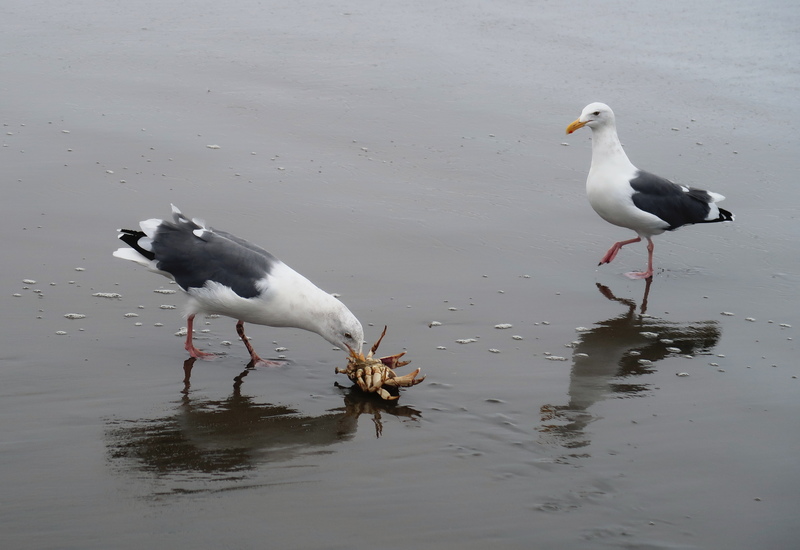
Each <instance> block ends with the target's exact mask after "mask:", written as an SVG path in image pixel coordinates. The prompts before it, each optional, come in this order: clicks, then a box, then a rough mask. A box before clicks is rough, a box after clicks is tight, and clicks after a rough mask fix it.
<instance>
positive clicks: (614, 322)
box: [541, 281, 720, 447]
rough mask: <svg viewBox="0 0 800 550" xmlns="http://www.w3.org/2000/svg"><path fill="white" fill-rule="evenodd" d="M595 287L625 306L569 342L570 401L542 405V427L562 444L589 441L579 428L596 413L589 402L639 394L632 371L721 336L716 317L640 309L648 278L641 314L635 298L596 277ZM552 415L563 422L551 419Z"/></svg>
mask: <svg viewBox="0 0 800 550" xmlns="http://www.w3.org/2000/svg"><path fill="white" fill-rule="evenodd" d="M648 283H649V281H648ZM597 288H598V290H599V291H600V293H601V294H602V295H603V296H604V297H606V298H607V299H609V300H611V301H614V302H619V303H621V304H623V305H625V306H627V311H626V312H625V313H622V314H621V315H619V316H617V317H612V318H611V319H608V320H606V321H600V322H597V323H595V326H594V327H593V328H592V329H590V330H587V331H584V332H581V333H580V335H579V337H578V340H577V341H576V342H575V343H574V344H573V348H574V351H573V355H572V360H573V365H572V372H571V373H570V383H569V392H568V393H569V403H568V404H566V405H544V406H542V407H541V414H542V422H543V423H546V424H544V425H543V427H542V428H541V431H543V432H545V433H550V434H556V435H557V438H558V439H559V440H560V443H561V444H562V445H564V446H567V447H582V446H585V445H588V444H589V441H588V440H586V439H584V438H585V434H584V433H583V432H584V429H585V428H586V426H587V425H588V424H589V423H591V422H593V421H594V419H595V417H594V416H593V415H592V414H591V413H589V412H588V409H589V408H590V407H591V406H592V405H594V404H595V403H597V402H598V401H602V400H603V399H606V398H607V397H609V396H615V397H634V396H638V395H643V393H644V392H645V391H647V390H649V389H650V386H649V385H648V384H645V383H642V382H639V381H635V380H636V379H635V378H633V377H639V376H642V375H645V374H649V373H651V372H653V368H654V364H655V363H656V362H658V361H660V360H661V359H664V358H665V357H669V356H671V355H678V354H681V355H690V354H695V353H703V352H707V351H708V350H710V349H712V348H713V347H714V346H716V344H717V342H718V340H719V337H720V332H719V328H718V325H717V323H716V321H699V322H694V323H673V322H669V321H665V320H663V319H659V318H657V317H652V316H649V315H644V309H645V303H646V302H647V298H648V293H649V291H650V284H648V285H647V286H646V289H645V295H644V297H643V299H642V314H637V313H636V302H635V301H634V300H630V299H626V298H617V297H616V296H614V294H613V292H611V290H610V289H609V288H608V287H606V286H603V285H601V284H599V283H598V284H597ZM557 419H560V420H564V421H566V422H567V423H566V424H563V425H556V424H552V422H553V421H554V420H557Z"/></svg>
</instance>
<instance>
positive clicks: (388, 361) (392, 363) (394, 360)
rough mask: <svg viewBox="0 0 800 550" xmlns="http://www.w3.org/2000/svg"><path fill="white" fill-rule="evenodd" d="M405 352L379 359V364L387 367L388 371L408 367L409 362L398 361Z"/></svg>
mask: <svg viewBox="0 0 800 550" xmlns="http://www.w3.org/2000/svg"><path fill="white" fill-rule="evenodd" d="M405 354H406V352H403V353H398V354H397V355H389V356H387V357H381V358H380V359H379V360H380V362H381V363H383V364H384V365H386V366H387V367H389V368H390V369H396V368H397V367H402V366H404V365H408V364H409V363H410V362H411V361H400V360H399V359H400V358H401V357H402V356H404V355H405Z"/></svg>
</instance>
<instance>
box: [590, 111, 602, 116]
mask: <svg viewBox="0 0 800 550" xmlns="http://www.w3.org/2000/svg"><path fill="white" fill-rule="evenodd" d="M592 114H593V115H594V116H598V115H599V114H600V111H595V112H593V113H592Z"/></svg>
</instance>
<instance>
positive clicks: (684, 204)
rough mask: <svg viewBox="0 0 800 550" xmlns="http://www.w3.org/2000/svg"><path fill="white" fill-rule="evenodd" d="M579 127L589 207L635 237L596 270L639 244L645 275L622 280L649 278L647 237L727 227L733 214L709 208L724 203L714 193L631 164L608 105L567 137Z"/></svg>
mask: <svg viewBox="0 0 800 550" xmlns="http://www.w3.org/2000/svg"><path fill="white" fill-rule="evenodd" d="M584 126H588V127H589V128H591V129H592V166H591V167H590V168H589V177H587V178H586V194H587V195H588V197H589V204H591V205H592V208H594V211H595V212H597V213H598V214H599V215H600V217H601V218H603V219H604V220H606V221H607V222H609V223H613V224H614V225H619V226H620V227H627V228H628V229H632V230H634V231H635V232H636V233H638V235H639V236H638V237H636V238H635V239H630V240H627V241H620V242H617V243H614V246H612V247H611V248H610V249H609V250H608V252H606V255H605V256H603V257H602V258H601V260H600V263H599V264H597V265H603V264H606V263H609V262H610V261H611V260H613V259H614V258H615V257H616V255H617V253H618V252H619V249H620V248H622V247H623V246H625V245H626V244H630V243H638V242H639V241H641V240H642V238H645V239H647V271H643V272H633V273H626V274H625V275H627V276H628V277H630V278H631V279H648V278H650V277H652V276H653V241H652V239H651V238H650V237H652V236H654V235H660V234H661V233H663V232H664V231H672V230H674V229H678V228H679V227H681V226H684V225H689V224H693V223H713V222H728V221H733V214H731V213H730V212H728V211H727V210H723V209H722V208H719V207H718V206H717V205H716V204H714V203H716V202H719V201H721V200H723V199H724V198H725V197H723V196H722V195H720V194H719V193H712V192H711V191H703V190H702V189H694V188H692V187H687V186H686V185H678V184H676V183H672V182H671V181H669V180H668V179H665V178H662V177H660V176H656V175H655V174H651V173H649V172H645V171H644V170H639V169H638V168H636V167H635V166H634V165H633V164H631V161H630V160H628V156H627V155H626V154H625V151H623V149H622V145H621V144H620V142H619V138H618V137H617V128H616V124H615V122H614V112H613V111H612V110H611V108H610V107H609V106H608V105H606V104H604V103H591V104H589V105H587V106H586V107H585V108H584V109H583V112H582V113H581V116H580V118H579V119H578V120H576V121H575V122H573V123H572V124H570V125H569V126H567V133H568V134H571V133H572V132H574V131H575V130H577V129H578V128H583V127H584Z"/></svg>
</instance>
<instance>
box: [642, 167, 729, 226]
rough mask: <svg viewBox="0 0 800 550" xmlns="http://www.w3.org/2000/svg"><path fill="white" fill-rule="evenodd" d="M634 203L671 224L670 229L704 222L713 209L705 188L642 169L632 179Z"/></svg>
mask: <svg viewBox="0 0 800 550" xmlns="http://www.w3.org/2000/svg"><path fill="white" fill-rule="evenodd" d="M630 185H631V187H632V188H633V190H634V193H633V197H631V198H632V199H633V204H635V205H636V207H637V208H639V209H640V210H644V211H645V212H649V213H651V214H653V215H655V216H658V217H659V218H661V219H662V220H664V221H665V222H666V223H668V224H669V227H668V228H667V230H668V231H672V230H673V229H677V228H679V227H681V226H682V225H687V224H691V223H704V222H707V221H717V220H706V216H708V213H709V211H710V208H709V206H708V205H709V203H711V202H713V200H712V198H711V196H710V195H709V194H708V193H707V192H706V191H703V190H702V189H695V188H692V187H685V186H681V185H678V184H675V183H672V182H671V181H669V180H668V179H666V178H662V177H661V176H656V175H655V174H651V173H650V172H645V171H644V170H639V171H638V172H637V173H636V177H635V178H633V179H632V180H631V181H630Z"/></svg>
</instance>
